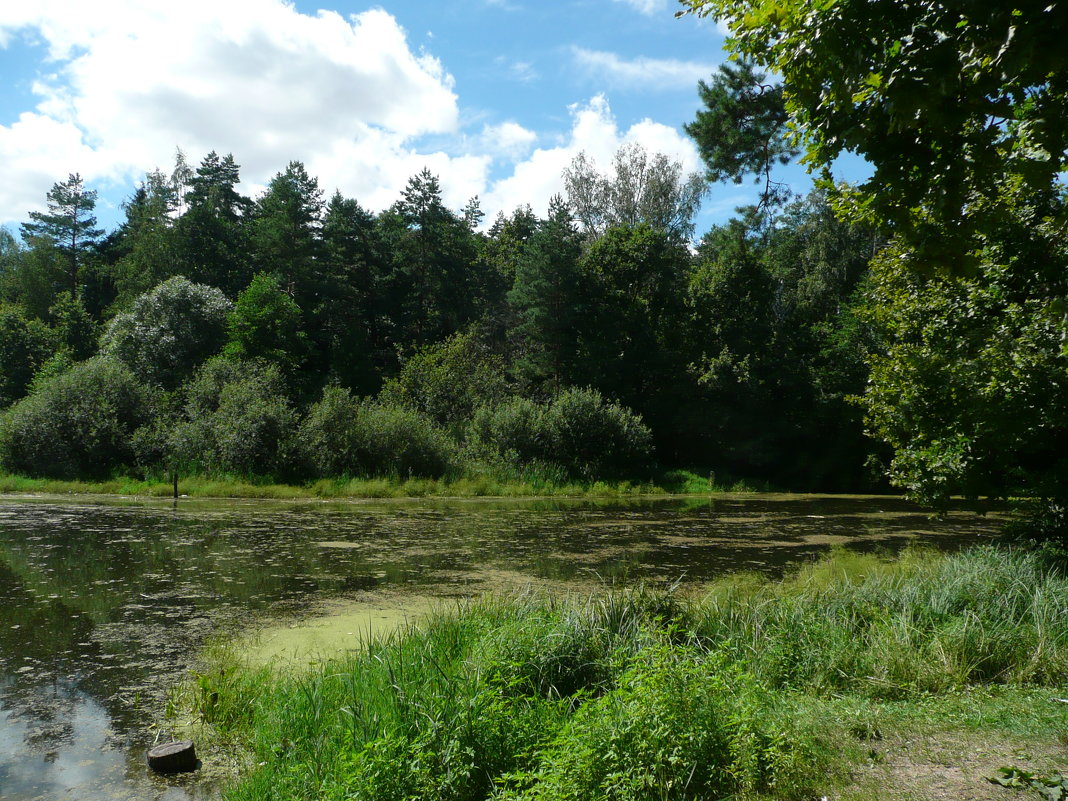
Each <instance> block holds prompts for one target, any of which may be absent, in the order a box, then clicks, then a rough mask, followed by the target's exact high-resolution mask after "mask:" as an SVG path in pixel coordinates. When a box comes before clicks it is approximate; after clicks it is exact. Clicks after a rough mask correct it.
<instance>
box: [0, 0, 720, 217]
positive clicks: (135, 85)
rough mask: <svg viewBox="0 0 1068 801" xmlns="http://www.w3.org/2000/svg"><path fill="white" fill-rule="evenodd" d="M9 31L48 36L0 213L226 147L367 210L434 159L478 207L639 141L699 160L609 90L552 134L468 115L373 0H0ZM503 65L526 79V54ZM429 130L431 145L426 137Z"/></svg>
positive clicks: (12, 150) (257, 179)
mask: <svg viewBox="0 0 1068 801" xmlns="http://www.w3.org/2000/svg"><path fill="white" fill-rule="evenodd" d="M13 35H21V36H27V37H32V38H33V39H36V40H37V41H39V42H41V43H42V44H43V45H44V46H45V47H46V48H47V49H48V53H49V58H50V60H49V61H48V62H46V63H44V64H42V65H40V67H39V68H40V70H41V72H40V74H39V78H38V82H37V84H36V85H35V88H34V91H35V93H36V95H37V101H38V102H37V106H36V107H35V108H33V109H27V110H26V111H24V112H23V113H22V114H21V115H20V116H19V117H18V119H17V120H16V121H15V122H13V123H11V124H9V125H0V163H2V164H4V165H5V180H4V181H3V182H0V222H3V221H8V222H17V221H21V220H24V219H25V214H26V212H27V210H29V209H34V208H41V206H42V205H43V203H44V197H45V193H46V192H47V191H48V189H49V188H50V187H51V185H52V184H53V183H54V182H55V181H58V180H62V179H64V178H65V177H66V176H67V174H68V173H69V172H80V173H81V174H82V176H83V177H84V178H85V179H86V180H87V181H89V182H91V183H93V184H94V185H96V186H101V187H106V186H108V185H109V183H111V185H113V186H117V187H123V188H127V187H130V186H132V185H133V183H134V182H135V181H136V180H138V179H140V178H141V177H142V176H143V174H144V172H145V171H146V170H150V169H152V168H153V167H156V166H159V167H161V168H163V169H169V168H170V166H171V165H172V163H173V158H174V149H175V147H176V146H177V147H181V148H182V149H183V150H184V151H185V152H186V154H187V155H188V156H189V158H190V159H191V160H192V161H194V162H199V160H200V159H201V158H202V157H203V156H204V155H205V154H206V153H207V152H208V151H209V150H216V151H218V152H219V153H228V152H232V153H233V154H234V156H235V158H236V159H237V161H238V163H239V164H240V165H241V174H242V177H243V178H244V180H245V190H246V191H247V192H250V193H254V192H255V191H256V190H257V189H258V188H260V187H262V186H263V185H265V184H266V183H267V181H268V180H269V179H270V177H271V176H272V175H273V174H274V173H275V172H277V171H278V170H280V169H282V168H284V166H285V164H286V163H288V162H289V161H290V160H293V159H298V160H301V161H303V162H304V163H305V165H306V167H307V169H308V172H309V173H310V174H311V175H314V176H317V177H318V179H319V183H320V185H321V186H322V187H323V189H324V190H325V191H326V192H327V193H332V192H333V191H334V189H335V188H336V189H340V190H341V191H342V192H343V193H344V194H345V195H347V196H350V197H355V198H357V199H358V200H359V201H360V203H361V204H363V205H364V206H365V207H367V208H370V209H374V210H378V209H382V208H385V207H387V206H388V205H390V204H391V203H392V202H394V201H395V200H396V199H397V197H398V196H399V194H400V191H401V190H402V189H403V187H404V185H405V183H406V181H407V180H408V178H409V177H410V176H412V175H414V174H415V173H417V172H419V171H420V170H421V169H423V168H424V167H427V168H429V169H430V170H431V171H432V172H434V173H435V174H437V175H438V176H439V177H440V179H441V186H442V190H443V193H444V199H445V201H446V203H448V205H449V206H450V207H452V208H454V209H459V208H461V207H462V206H463V205H464V203H465V202H466V201H467V200H468V198H470V197H472V196H473V195H476V194H477V195H480V196H481V197H482V200H483V207H484V208H485V209H486V211H487V215H488V216H487V219H492V218H493V215H494V214H495V213H496V212H497V211H501V210H503V211H505V212H511V211H512V210H513V209H514V208H516V207H517V206H519V205H522V204H526V203H529V204H531V205H532V206H533V207H534V208H535V210H536V211H538V212H544V210H545V208H546V207H547V205H548V201H549V198H550V197H551V196H552V195H553V194H554V193H558V192H561V191H562V189H563V181H562V178H561V173H562V172H563V170H564V168H565V167H567V166H568V164H570V162H571V160H572V159H573V158H574V157H575V156H576V155H577V154H578V153H579V152H581V151H586V153H587V154H588V155H589V156H590V157H591V158H592V159H594V160H595V161H596V162H597V163H599V164H600V165H602V166H603V167H605V168H607V167H608V165H609V164H610V162H611V158H612V155H613V154H614V153H615V151H616V150H617V149H618V148H619V146H620V145H621V144H624V143H630V142H636V143H639V144H642V145H644V146H645V147H647V148H649V149H651V150H656V151H660V152H664V153H667V154H668V155H669V156H671V157H672V158H676V159H679V160H681V161H682V163H683V164H684V166H685V168H686V169H687V170H697V169H699V168H700V162H699V159H698V156H697V152H696V149H695V147H694V145H693V143H692V142H690V140H688V139H687V138H685V137H684V136H683V135H682V134H681V133H680V132H679V131H678V130H677V129H675V128H672V127H668V126H665V125H661V124H659V123H656V122H653V121H651V120H648V119H647V120H643V121H641V122H638V123H637V124H634V125H631V126H629V127H625V128H623V127H621V126H620V125H619V123H617V121H616V119H615V118H614V117H613V115H612V113H611V110H610V108H609V106H608V101H607V100H606V99H605V97H604V96H602V95H598V96H596V97H594V98H593V99H591V100H590V101H588V102H587V103H583V104H577V105H575V106H572V107H570V114H571V120H570V127H569V130H567V132H566V133H564V134H563V135H562V136H559V137H558V139H557V140H556V141H555V142H554V141H553V140H551V139H549V138H548V136H546V135H539V134H538V133H535V132H534V131H531V130H529V129H527V128H525V127H524V126H523V125H521V124H520V123H519V122H517V121H512V120H507V121H503V122H501V121H495V120H490V121H489V122H488V123H487V122H486V120H485V119H482V118H480V117H475V118H471V117H467V118H466V119H465V118H464V117H462V116H461V114H460V109H459V105H458V100H457V97H456V94H455V91H454V86H453V80H452V78H451V76H450V75H449V74H448V73H447V72H446V71H445V69H444V67H443V65H442V64H441V63H440V62H439V61H438V60H437V59H435V58H434V57H433V56H431V55H428V54H426V53H419V52H414V51H413V50H412V48H411V47H410V46H409V44H408V41H407V39H406V36H405V32H404V30H403V29H402V28H401V27H400V26H399V25H398V23H397V21H396V20H395V19H394V18H393V17H392V16H391V15H389V14H388V13H386V12H385V11H383V10H381V9H374V10H371V11H366V12H363V13H361V14H356V15H353V16H352V17H349V18H347V19H346V18H343V17H341V16H339V15H338V14H336V13H333V12H325V11H320V12H318V14H316V15H306V14H301V13H299V12H297V11H296V10H295V9H294V7H293V6H292V5H291V4H289V3H287V2H285V0H225V2H221V1H220V0H186V2H184V3H183V4H180V5H175V4H164V3H146V2H144V1H143V0H98V2H95V3H85V2H83V0H35V1H34V2H22V3H0V46H2V43H3V42H5V41H10V38H11V37H12V36H13ZM621 63H622V62H621ZM508 68H509V69H511V70H512V71H513V74H515V75H517V76H523V75H527V76H531V75H533V69H532V68H531V66H530V65H529V64H525V63H521V62H516V63H514V64H509V65H508ZM678 71H685V70H684V68H683V67H679V68H678ZM671 74H672V72H671V69H669V68H666V67H665V68H662V69H661V71H660V73H659V75H660V79H663V80H666V78H665V77H664V76H670V75H671ZM680 80H681V78H680ZM688 80H689V78H688ZM476 119H477V122H475V120H476ZM467 126H470V128H468V130H470V131H471V133H470V134H468V133H465V128H467ZM476 126H477V127H476ZM479 129H480V130H479ZM427 135H430V139H431V141H434V142H436V143H437V144H436V145H435V146H434V147H433V148H422V147H420V143H421V142H425V141H427V140H426V139H423V138H422V137H425V136H427ZM539 145H540V146H539ZM101 205H102V206H103V205H104V203H103V201H102V203H101Z"/></svg>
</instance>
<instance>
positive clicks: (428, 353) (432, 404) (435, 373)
mask: <svg viewBox="0 0 1068 801" xmlns="http://www.w3.org/2000/svg"><path fill="white" fill-rule="evenodd" d="M507 391H508V387H507V384H506V383H505V379H504V362H503V361H502V360H501V358H500V357H499V356H497V355H495V354H493V353H491V352H490V351H489V349H488V348H486V346H485V345H484V344H482V343H481V342H480V341H479V339H478V337H477V336H476V334H475V333H474V332H469V333H466V334H455V335H454V336H451V337H449V338H448V339H446V340H445V341H444V342H442V343H441V344H437V345H427V346H425V347H423V348H421V349H419V350H418V351H416V352H415V353H414V354H413V355H412V356H411V357H410V358H408V359H407V360H406V361H405V362H404V366H403V367H402V368H401V371H400V374H399V375H398V376H397V377H395V378H391V379H390V380H389V381H387V382H386V384H385V386H383V387H382V391H381V393H379V400H380V401H381V403H382V404H383V405H385V406H406V407H408V408H411V409H416V410H418V411H420V412H422V413H423V414H425V415H427V416H429V417H430V418H431V419H432V420H434V422H436V423H438V424H439V425H443V426H451V427H454V428H455V427H459V426H461V425H463V424H464V423H465V422H466V421H467V420H469V419H470V417H471V415H472V413H473V412H474V410H475V409H476V408H477V407H478V406H480V405H481V404H488V403H496V402H498V401H500V400H501V399H503V398H504V397H505V396H506V395H507Z"/></svg>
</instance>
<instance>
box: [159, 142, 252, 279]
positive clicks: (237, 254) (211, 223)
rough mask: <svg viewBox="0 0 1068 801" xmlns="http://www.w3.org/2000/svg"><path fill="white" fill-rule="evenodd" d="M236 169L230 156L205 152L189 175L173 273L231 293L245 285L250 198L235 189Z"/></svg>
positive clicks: (179, 220) (177, 231)
mask: <svg viewBox="0 0 1068 801" xmlns="http://www.w3.org/2000/svg"><path fill="white" fill-rule="evenodd" d="M240 181H241V176H240V169H239V167H238V165H237V163H236V162H235V161H234V157H233V156H232V155H229V154H227V155H226V156H224V157H223V158H219V156H218V154H217V153H215V151H212V152H211V153H209V154H208V155H207V156H205V157H204V160H203V162H201V165H200V166H199V167H197V169H196V174H195V175H193V177H192V178H190V179H189V187H190V188H189V191H188V192H187V193H186V195H185V202H186V204H187V206H188V208H187V209H186V211H185V213H184V214H182V216H181V217H179V218H178V222H177V224H176V230H175V243H176V244H175V247H176V252H177V264H176V267H175V271H176V273H177V274H180V275H185V276H187V277H188V278H190V279H191V280H193V281H196V282H197V283H201V284H208V285H209V286H215V287H218V288H219V289H221V290H222V291H223V292H224V293H226V295H227V297H231V298H232V297H234V296H236V295H237V293H238V292H240V291H241V290H242V289H243V288H244V287H245V286H247V284H248V282H249V280H250V278H251V275H252V274H251V272H250V270H249V267H248V251H249V245H248V230H247V224H246V223H247V218H248V215H249V211H250V208H251V202H250V201H249V199H248V198H246V197H244V196H243V195H241V194H240V193H239V192H238V191H237V185H238V183H240Z"/></svg>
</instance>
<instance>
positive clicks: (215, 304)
mask: <svg viewBox="0 0 1068 801" xmlns="http://www.w3.org/2000/svg"><path fill="white" fill-rule="evenodd" d="M230 308H231V306H230V301H228V300H227V299H226V297H225V296H224V295H223V293H222V292H221V291H220V290H218V289H216V288H215V287H210V286H205V285H203V284H194V283H193V282H192V281H189V280H188V279H186V278H182V277H181V276H177V277H175V278H171V279H169V280H167V281H164V282H163V283H162V284H160V285H159V286H157V287H156V288H155V289H153V290H151V291H149V292H146V293H145V294H143V295H141V296H139V297H138V298H137V299H136V300H134V302H133V306H132V307H131V309H130V311H128V312H123V313H121V314H118V315H116V316H115V318H114V319H113V320H112V321H111V323H110V324H109V325H108V329H107V331H106V332H105V334H104V337H103V339H102V340H101V343H100V350H101V352H102V353H106V354H110V355H112V356H114V357H115V358H117V359H119V360H120V361H122V362H123V363H125V364H126V365H127V366H128V367H129V368H130V369H131V370H133V372H134V374H135V375H137V377H138V378H140V379H141V380H142V381H145V382H148V383H152V384H157V385H159V386H162V387H166V388H168V389H171V388H174V387H176V386H178V384H180V383H181V382H182V381H183V380H185V379H186V378H188V377H189V375H190V374H191V373H192V372H193V370H194V369H195V368H196V367H197V366H198V365H199V364H200V363H201V362H203V361H204V360H205V359H207V358H208V357H210V356H212V355H213V354H215V353H217V352H218V351H219V349H220V348H221V347H222V346H223V343H224V342H225V341H226V319H227V315H228V314H229V313H230Z"/></svg>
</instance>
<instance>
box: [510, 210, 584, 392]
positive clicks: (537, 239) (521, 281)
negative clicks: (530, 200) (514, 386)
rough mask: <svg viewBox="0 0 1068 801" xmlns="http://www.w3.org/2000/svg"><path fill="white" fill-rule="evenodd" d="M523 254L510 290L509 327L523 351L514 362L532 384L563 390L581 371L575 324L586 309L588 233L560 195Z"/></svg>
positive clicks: (521, 250)
mask: <svg viewBox="0 0 1068 801" xmlns="http://www.w3.org/2000/svg"><path fill="white" fill-rule="evenodd" d="M516 250H517V253H516V256H515V259H514V262H513V264H512V270H513V271H514V273H515V279H514V281H513V283H512V289H511V291H510V292H509V293H508V305H509V307H510V308H511V310H512V311H513V314H514V318H515V319H514V323H513V325H512V327H511V330H510V332H509V334H510V337H511V338H512V339H513V340H515V341H516V342H517V343H518V344H517V350H518V353H517V355H516V357H515V359H514V363H513V366H512V370H513V372H514V373H515V374H516V375H517V376H518V378H519V379H520V380H521V381H522V382H523V383H524V384H527V385H529V386H534V387H539V386H543V385H544V386H547V387H548V388H549V389H550V390H552V391H555V390H559V389H560V388H562V387H563V386H565V385H566V384H568V383H570V381H571V379H572V377H573V375H572V374H573V373H574V372H576V366H577V364H576V344H577V343H576V342H575V325H576V322H577V320H578V319H579V317H580V316H581V314H582V311H583V305H582V298H581V296H580V289H579V287H580V277H579V269H578V260H579V257H580V256H581V254H582V237H581V236H580V234H579V232H578V230H577V229H576V228H575V226H574V225H573V224H572V222H571V211H570V210H569V209H568V207H567V206H566V205H564V203H563V201H561V200H560V199H559V198H558V197H554V198H553V202H552V203H551V204H550V208H549V216H548V219H546V220H544V221H542V222H541V223H540V224H539V225H538V227H537V230H536V231H534V232H533V233H532V234H531V235H530V236H529V238H528V240H527V242H526V243H525V244H524V245H523V246H522V247H517V248H516Z"/></svg>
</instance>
